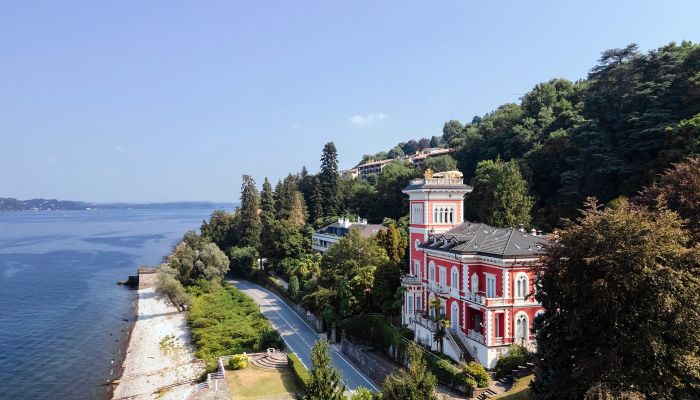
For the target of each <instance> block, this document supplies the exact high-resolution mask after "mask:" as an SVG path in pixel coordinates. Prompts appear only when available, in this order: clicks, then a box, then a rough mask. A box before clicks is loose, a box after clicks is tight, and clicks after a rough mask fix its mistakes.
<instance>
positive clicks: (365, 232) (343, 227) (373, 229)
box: [316, 218, 384, 237]
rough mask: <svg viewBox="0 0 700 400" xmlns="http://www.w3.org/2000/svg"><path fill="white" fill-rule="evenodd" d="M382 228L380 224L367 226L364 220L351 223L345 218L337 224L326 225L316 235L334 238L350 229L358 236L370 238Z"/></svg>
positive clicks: (343, 234)
mask: <svg viewBox="0 0 700 400" xmlns="http://www.w3.org/2000/svg"><path fill="white" fill-rule="evenodd" d="M383 227H384V226H383V225H380V224H368V223H367V220H366V219H358V221H356V222H352V221H350V220H349V219H347V218H341V219H339V220H338V222H334V223H332V224H330V225H326V226H324V227H323V228H321V229H319V230H317V231H316V233H321V234H326V235H335V236H345V235H347V233H348V232H349V231H350V229H358V230H359V231H360V234H361V235H362V236H364V237H370V236H372V235H374V234H375V233H377V232H379V230H380V229H382V228H383Z"/></svg>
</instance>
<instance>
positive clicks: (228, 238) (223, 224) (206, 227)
mask: <svg viewBox="0 0 700 400" xmlns="http://www.w3.org/2000/svg"><path fill="white" fill-rule="evenodd" d="M200 231H201V232H202V236H203V237H206V238H208V239H209V240H211V241H212V242H214V243H216V245H217V246H219V248H220V249H224V250H226V249H228V248H230V247H231V246H233V243H234V242H235V240H236V239H235V229H234V216H233V214H230V213H227V212H226V211H224V210H215V211H214V212H213V213H212V214H211V216H210V217H209V221H204V222H202V227H201V228H200Z"/></svg>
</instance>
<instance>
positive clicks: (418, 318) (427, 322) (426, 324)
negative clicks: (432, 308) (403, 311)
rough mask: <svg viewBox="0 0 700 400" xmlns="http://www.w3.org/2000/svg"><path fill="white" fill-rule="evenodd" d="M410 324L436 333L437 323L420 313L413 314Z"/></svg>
mask: <svg viewBox="0 0 700 400" xmlns="http://www.w3.org/2000/svg"><path fill="white" fill-rule="evenodd" d="M411 322H414V323H416V324H418V325H420V326H422V327H423V328H426V329H428V330H429V331H431V332H435V331H437V323H436V322H435V319H433V317H431V316H429V315H426V314H423V313H422V312H416V313H415V314H413V317H412V318H411Z"/></svg>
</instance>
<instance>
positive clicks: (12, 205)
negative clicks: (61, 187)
mask: <svg viewBox="0 0 700 400" xmlns="http://www.w3.org/2000/svg"><path fill="white" fill-rule="evenodd" d="M236 205H237V204H236V203H221V202H214V201H174V202H152V203H94V202H84V201H72V200H56V199H30V200H17V199H15V198H2V197H0V212H22V211H30V212H37V211H99V210H178V209H190V210H196V209H209V210H214V209H229V210H232V209H234V208H235V207H236Z"/></svg>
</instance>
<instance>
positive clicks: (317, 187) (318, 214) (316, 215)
mask: <svg viewBox="0 0 700 400" xmlns="http://www.w3.org/2000/svg"><path fill="white" fill-rule="evenodd" d="M324 216H325V212H324V209H323V188H322V187H321V180H320V179H319V178H318V177H315V178H314V182H313V192H312V193H311V219H312V220H313V222H314V224H316V221H318V220H320V219H322V218H323V217H324Z"/></svg>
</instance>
